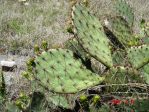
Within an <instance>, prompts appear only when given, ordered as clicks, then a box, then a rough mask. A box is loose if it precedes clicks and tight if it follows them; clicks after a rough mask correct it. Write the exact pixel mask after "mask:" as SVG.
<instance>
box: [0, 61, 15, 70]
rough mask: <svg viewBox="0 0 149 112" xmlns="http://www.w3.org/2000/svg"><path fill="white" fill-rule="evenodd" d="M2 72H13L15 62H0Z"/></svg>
mask: <svg viewBox="0 0 149 112" xmlns="http://www.w3.org/2000/svg"><path fill="white" fill-rule="evenodd" d="M0 64H1V67H2V71H6V72H7V71H14V68H17V64H16V62H15V61H1V62H0Z"/></svg>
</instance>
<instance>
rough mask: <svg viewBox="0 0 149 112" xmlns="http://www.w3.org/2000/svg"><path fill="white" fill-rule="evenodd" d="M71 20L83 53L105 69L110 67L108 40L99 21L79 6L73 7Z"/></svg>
mask: <svg viewBox="0 0 149 112" xmlns="http://www.w3.org/2000/svg"><path fill="white" fill-rule="evenodd" d="M72 19H73V24H74V27H75V30H76V31H74V32H75V33H76V34H77V36H78V38H77V39H78V41H79V43H80V44H81V45H82V47H83V48H84V49H85V51H86V52H88V53H89V54H90V55H91V56H92V57H94V58H95V59H97V60H98V61H100V62H102V63H103V64H104V65H106V66H107V67H111V66H112V58H111V52H110V48H109V40H108V39H107V37H106V35H105V34H104V31H103V27H102V25H101V23H100V22H99V20H98V19H97V18H96V17H94V16H93V15H92V14H91V13H90V12H89V11H88V9H87V8H85V7H83V6H82V5H80V4H76V5H75V7H73V12H72Z"/></svg>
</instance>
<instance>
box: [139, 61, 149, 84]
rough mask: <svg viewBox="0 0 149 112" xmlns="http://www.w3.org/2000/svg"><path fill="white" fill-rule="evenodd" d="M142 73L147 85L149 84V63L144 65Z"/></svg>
mask: <svg viewBox="0 0 149 112" xmlns="http://www.w3.org/2000/svg"><path fill="white" fill-rule="evenodd" d="M140 71H141V72H142V74H143V77H144V79H145V81H146V83H147V84H149V63H148V64H146V65H144V66H143V67H142V68H141V69H140Z"/></svg>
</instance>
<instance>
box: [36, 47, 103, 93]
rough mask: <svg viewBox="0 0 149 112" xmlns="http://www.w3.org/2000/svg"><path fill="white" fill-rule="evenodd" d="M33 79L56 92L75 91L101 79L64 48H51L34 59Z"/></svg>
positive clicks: (94, 83) (101, 78) (101, 79)
mask: <svg viewBox="0 0 149 112" xmlns="http://www.w3.org/2000/svg"><path fill="white" fill-rule="evenodd" d="M35 63H36V67H35V76H34V77H35V79H36V80H37V81H38V82H40V84H41V85H42V86H44V87H46V88H47V89H49V90H51V91H53V92H57V93H76V92H78V91H81V90H83V89H87V88H89V87H91V86H94V85H97V84H99V83H101V82H102V81H103V79H104V78H103V77H100V76H98V75H96V74H94V73H92V72H91V71H89V70H87V69H86V68H85V67H84V66H83V65H82V63H81V62H80V61H79V60H76V59H75V58H74V57H73V53H72V52H71V51H70V50H66V49H51V50H50V51H48V52H43V53H42V54H41V55H40V56H38V57H37V58H36V59H35Z"/></svg>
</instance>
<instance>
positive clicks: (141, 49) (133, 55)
mask: <svg viewBox="0 0 149 112" xmlns="http://www.w3.org/2000/svg"><path fill="white" fill-rule="evenodd" d="M127 57H128V61H129V62H130V63H131V65H132V66H133V67H134V68H136V69H138V68H141V67H142V66H144V65H145V64H147V63H149V46H148V45H141V46H137V47H131V48H129V49H127Z"/></svg>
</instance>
